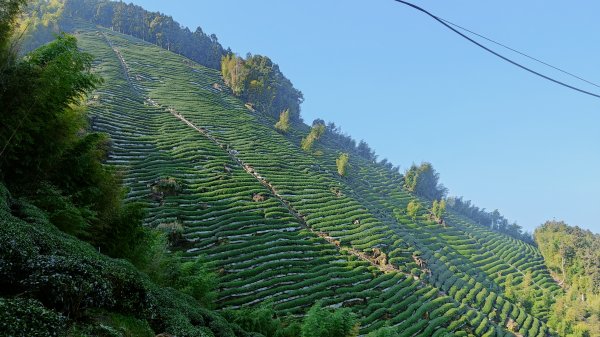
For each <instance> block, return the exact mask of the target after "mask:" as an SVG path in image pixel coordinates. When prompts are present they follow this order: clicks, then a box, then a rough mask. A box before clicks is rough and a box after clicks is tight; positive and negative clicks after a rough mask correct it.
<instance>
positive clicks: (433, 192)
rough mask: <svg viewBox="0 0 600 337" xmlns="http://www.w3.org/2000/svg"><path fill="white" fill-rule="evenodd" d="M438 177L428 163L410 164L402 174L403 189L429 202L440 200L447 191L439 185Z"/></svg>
mask: <svg viewBox="0 0 600 337" xmlns="http://www.w3.org/2000/svg"><path fill="white" fill-rule="evenodd" d="M439 177H440V175H439V173H437V172H436V171H435V170H434V169H433V166H432V165H431V164H430V163H421V165H419V166H417V165H415V164H412V166H411V167H410V168H409V169H408V170H407V171H406V172H405V173H404V188H406V189H407V190H408V191H410V192H413V193H415V194H416V195H418V196H421V197H423V198H426V199H429V200H438V199H442V198H443V197H444V196H445V195H446V193H447V192H448V190H447V189H446V188H445V187H444V186H443V185H441V184H439V182H438V181H439Z"/></svg>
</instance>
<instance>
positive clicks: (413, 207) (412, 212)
mask: <svg viewBox="0 0 600 337" xmlns="http://www.w3.org/2000/svg"><path fill="white" fill-rule="evenodd" d="M420 210H421V204H419V203H418V202H417V201H415V200H411V201H410V202H409V203H408V205H407V206H406V214H407V215H408V216H410V217H411V218H412V219H413V220H414V219H416V218H417V215H418V214H419V211H420Z"/></svg>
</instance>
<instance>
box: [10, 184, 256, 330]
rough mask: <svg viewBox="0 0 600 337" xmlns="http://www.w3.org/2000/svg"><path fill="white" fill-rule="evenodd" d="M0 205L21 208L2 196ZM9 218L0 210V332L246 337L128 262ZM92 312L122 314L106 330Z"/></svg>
mask: <svg viewBox="0 0 600 337" xmlns="http://www.w3.org/2000/svg"><path fill="white" fill-rule="evenodd" d="M0 186H1V184H0ZM0 190H2V189H1V188H0ZM7 197H8V198H7ZM0 204H6V205H8V206H9V209H17V208H19V207H18V205H14V204H13V203H12V201H11V198H10V195H8V194H4V196H3V197H2V199H1V200H0ZM31 207H33V206H29V208H31ZM28 213H30V214H35V213H36V212H33V211H32V210H31V209H30V210H29V211H28ZM15 215H17V214H11V213H10V212H7V211H6V209H4V208H3V209H1V210H0V218H2V219H3V221H2V222H0V273H1V274H2V275H4V277H2V278H1V279H0V309H1V310H2V312H3V315H0V316H1V317H0V335H9V336H10V335H23V333H24V334H25V335H27V336H55V335H56V336H62V335H64V333H63V331H64V328H65V326H66V325H72V324H75V325H76V330H78V331H83V332H86V331H92V332H94V331H96V332H97V331H103V332H106V331H112V330H114V331H118V330H116V328H117V327H118V326H123V325H126V326H129V328H127V329H134V328H135V329H140V330H138V331H146V329H145V328H144V326H147V325H149V326H150V327H151V328H152V330H154V332H155V333H158V332H168V333H170V334H174V335H179V336H204V335H206V334H208V335H209V336H210V335H214V336H246V334H245V333H244V332H243V331H242V330H240V328H239V327H237V326H236V325H233V324H230V323H228V322H227V321H225V320H224V319H223V318H222V317H220V316H219V315H216V314H215V313H213V312H211V311H209V310H207V309H203V308H201V307H200V306H199V305H198V302H197V301H196V300H194V299H193V298H191V297H190V296H188V295H185V294H182V293H181V292H177V291H175V290H173V289H170V288H160V287H158V286H157V285H156V284H154V283H152V282H150V281H149V280H148V278H147V277H146V276H145V275H143V274H141V273H140V272H138V271H137V270H136V269H135V268H134V267H133V266H132V265H131V264H129V263H126V262H125V261H122V260H113V259H111V258H108V257H106V256H104V255H101V254H99V253H98V252H97V250H96V249H95V248H94V247H91V246H90V245H88V244H86V243H84V242H82V241H80V240H78V239H76V238H74V237H72V236H69V235H66V234H64V233H62V232H61V231H59V230H58V229H56V228H55V227H54V226H53V225H52V224H50V223H49V222H47V221H43V219H42V218H38V219H37V220H36V221H33V220H32V219H30V218H28V219H27V220H23V219H20V218H18V217H17V216H15ZM19 215H20V214H19ZM192 272H194V271H192ZM16 296H18V298H15V297H16ZM97 310H103V311H104V312H105V313H106V314H105V315H104V314H103V315H102V316H103V317H105V316H106V315H109V316H113V314H119V313H121V314H123V315H125V316H118V315H117V317H114V318H113V319H111V321H112V322H113V323H111V324H108V326H109V327H111V328H109V329H108V330H106V329H105V328H104V327H103V325H106V324H105V322H103V320H102V319H100V320H97V319H92V318H94V317H96V315H97V313H98V312H97ZM132 315H133V316H135V317H132ZM65 317H66V318H65ZM128 317H129V318H128ZM9 322H10V323H9ZM18 322H20V323H18ZM144 322H146V323H144ZM16 329H18V330H16ZM91 335H95V333H92V334H91ZM136 336H137V335H136Z"/></svg>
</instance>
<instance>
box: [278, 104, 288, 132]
mask: <svg viewBox="0 0 600 337" xmlns="http://www.w3.org/2000/svg"><path fill="white" fill-rule="evenodd" d="M275 129H277V130H279V131H281V132H283V133H286V132H288V130H289V129H290V111H289V110H288V109H286V110H284V111H282V112H281V113H280V114H279V121H277V123H275Z"/></svg>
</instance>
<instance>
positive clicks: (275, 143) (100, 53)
mask: <svg viewBox="0 0 600 337" xmlns="http://www.w3.org/2000/svg"><path fill="white" fill-rule="evenodd" d="M76 36H77V38H78V39H79V41H80V45H81V46H82V47H83V48H84V50H86V51H88V52H90V53H92V54H93V55H95V56H96V63H95V67H96V69H97V71H98V73H99V74H100V75H101V76H102V77H104V78H105V83H104V85H103V86H102V87H101V88H100V89H98V91H97V92H96V93H95V94H94V95H93V96H92V97H91V101H90V103H89V111H90V113H91V115H92V116H93V117H92V119H93V124H92V126H93V128H95V129H96V130H100V131H104V132H107V133H108V134H110V136H111V138H112V140H113V146H112V149H113V151H112V153H111V155H110V158H109V160H108V163H109V164H113V165H117V166H119V167H122V168H123V169H125V172H126V173H125V182H126V185H127V186H128V187H129V188H130V192H129V193H128V195H127V197H128V198H129V199H130V200H137V201H143V202H145V203H146V204H147V206H148V207H149V216H148V217H147V219H146V223H147V224H148V225H151V226H159V225H161V224H164V223H173V222H177V223H180V224H181V225H183V228H184V237H185V238H186V240H187V242H186V243H185V246H186V247H185V248H184V249H185V255H186V256H190V257H191V256H196V255H198V254H202V255H204V256H205V257H206V258H207V259H210V260H211V261H214V262H215V263H216V264H217V267H216V269H217V270H218V272H219V274H220V292H219V298H218V306H219V307H221V308H238V307H240V306H245V305H251V304H257V303H260V302H263V301H266V300H269V301H271V302H272V303H273V305H274V307H275V309H276V310H278V311H280V312H286V313H291V314H302V313H303V312H305V311H306V310H307V308H308V307H310V306H311V305H312V304H313V303H314V302H316V301H318V300H321V301H323V304H324V305H327V306H332V307H338V306H344V307H349V308H350V309H351V310H352V311H353V312H354V313H356V314H357V315H358V317H359V321H360V326H361V330H360V331H361V333H368V332H370V331H373V330H376V329H378V328H380V327H383V326H386V325H389V326H392V327H394V329H395V330H397V331H398V332H401V335H406V336H410V335H422V336H429V335H437V336H440V335H444V334H454V335H458V336H460V335H468V334H473V335H476V336H484V335H485V336H494V335H497V336H502V335H511V334H512V333H511V332H510V331H509V330H512V331H514V333H517V334H521V335H524V336H544V335H547V334H548V333H550V332H549V330H548V328H547V326H546V324H545V323H544V322H545V320H546V319H547V315H548V308H547V306H546V307H544V306H543V305H538V303H542V302H544V301H548V300H550V301H552V298H553V297H554V296H556V294H558V293H559V292H560V288H559V287H558V285H557V284H556V283H555V282H554V281H553V280H552V278H551V277H550V275H549V273H548V271H547V269H546V268H545V267H544V264H543V259H542V257H541V255H540V253H539V251H538V250H537V249H536V248H535V247H534V246H531V245H529V244H525V243H523V242H522V241H518V240H515V239H512V238H510V237H508V236H505V235H503V234H499V233H497V232H494V231H491V230H487V229H485V228H482V227H481V226H478V225H475V224H473V223H471V222H470V221H469V220H468V219H466V218H463V217H461V216H459V215H456V214H448V216H447V217H446V222H445V225H444V224H438V223H436V222H435V221H432V220H430V219H429V216H428V211H427V209H428V208H429V207H430V205H429V204H428V203H426V202H425V201H423V200H418V199H416V198H415V197H414V196H412V195H410V194H409V193H407V192H405V191H404V190H403V189H402V188H401V181H402V177H401V176H400V175H399V174H397V173H396V174H395V173H393V172H391V171H389V170H387V169H385V168H383V167H382V166H379V165H376V164H373V163H372V162H369V161H366V160H364V159H362V158H359V157H356V156H351V157H350V162H349V167H348V171H347V176H345V177H340V176H339V175H337V173H336V167H335V158H337V157H338V155H339V152H340V149H339V147H337V146H336V143H335V140H334V138H330V137H328V135H327V133H325V135H324V136H323V137H322V138H321V140H319V141H318V142H317V143H316V145H315V147H314V148H313V149H312V150H311V151H308V152H306V151H303V150H302V149H301V148H300V141H301V138H302V137H304V136H305V135H306V134H307V133H308V131H309V128H308V126H305V125H302V124H297V123H296V124H293V126H292V128H291V130H290V132H289V133H288V134H287V135H282V134H280V133H278V132H276V130H275V129H274V128H273V125H274V124H275V122H276V120H274V119H272V118H271V117H269V116H268V115H264V114H261V113H260V112H259V111H255V112H253V111H251V110H249V109H248V108H247V107H245V106H244V102H242V101H239V100H238V99H236V98H235V97H233V96H232V95H231V94H230V93H229V92H228V91H227V90H226V89H224V88H226V86H225V85H224V83H223V82H222V79H221V77H220V74H219V72H217V71H215V70H212V69H208V68H204V67H202V66H199V65H197V64H195V63H194V62H192V61H190V60H189V59H186V58H183V57H180V56H178V55H175V54H173V53H170V52H168V51H166V50H163V49H160V48H157V47H156V46H154V45H151V44H148V43H145V42H143V41H141V40H137V39H135V38H132V37H128V36H124V35H120V34H118V33H115V32H112V31H109V30H105V29H102V28H94V27H92V26H88V25H87V24H85V23H82V22H80V23H78V29H77V34H76ZM215 84H216V85H215ZM168 178H174V179H175V181H176V182H177V184H178V186H180V187H181V189H180V191H179V192H177V193H171V194H170V195H164V194H163V195H162V196H156V195H153V192H152V186H153V184H154V183H159V182H160V181H165V180H166V179H168ZM161 179H162V180H161ZM255 196H260V197H255ZM152 197H154V199H152ZM411 200H416V201H417V202H419V203H421V204H422V205H423V207H422V211H421V212H420V213H419V214H418V215H417V216H416V217H415V218H414V219H413V218H411V217H410V216H408V215H407V214H406V212H404V209H405V208H406V206H407V204H408V203H409V202H410V201H411ZM507 280H509V281H510V282H511V284H510V285H507V284H506V282H507ZM511 280H512V281H511ZM527 283H530V284H527ZM518 287H523V288H527V290H528V291H529V292H530V293H531V301H532V302H531V303H521V301H520V299H519V298H515V297H514V295H513V297H510V296H507V294H506V293H507V288H511V289H512V288H518ZM508 295H511V294H510V293H509V294H508Z"/></svg>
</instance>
